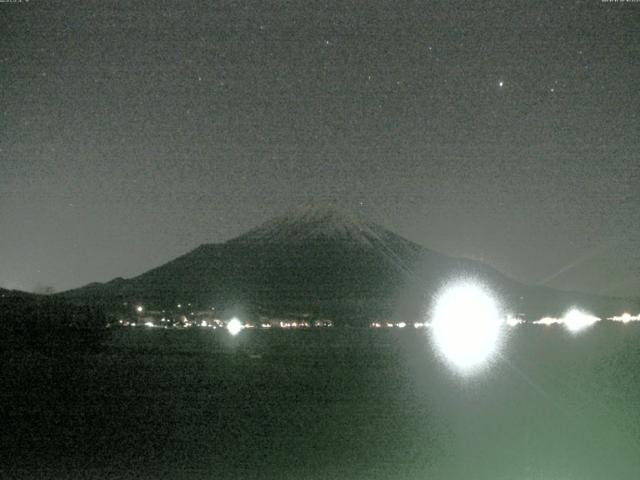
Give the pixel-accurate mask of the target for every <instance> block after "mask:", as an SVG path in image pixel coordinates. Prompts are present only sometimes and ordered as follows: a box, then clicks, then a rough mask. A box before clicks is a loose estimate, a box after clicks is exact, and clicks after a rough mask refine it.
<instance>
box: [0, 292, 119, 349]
mask: <svg viewBox="0 0 640 480" xmlns="http://www.w3.org/2000/svg"><path fill="white" fill-rule="evenodd" d="M107 322H108V319H107V315H106V314H105V312H104V310H103V309H102V308H101V307H97V306H78V305H73V304H71V303H69V302H67V301H65V300H63V299H60V298H55V297H50V296H44V295H32V294H25V293H21V292H11V291H6V290H3V291H1V293H0V347H2V348H6V349H12V350H16V349H33V350H38V351H42V352H44V353H51V354H65V355H66V354H74V353H80V352H83V351H87V350H95V349H98V348H100V345H101V344H102V343H103V341H104V340H105V338H106V335H107V331H108V330H107V328H106V325H107Z"/></svg>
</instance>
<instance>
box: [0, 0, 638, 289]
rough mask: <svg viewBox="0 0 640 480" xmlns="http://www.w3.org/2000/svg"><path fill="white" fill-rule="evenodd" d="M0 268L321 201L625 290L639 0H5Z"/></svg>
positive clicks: (186, 246) (56, 282) (51, 268)
mask: <svg viewBox="0 0 640 480" xmlns="http://www.w3.org/2000/svg"><path fill="white" fill-rule="evenodd" d="M0 40H1V41H0V85H1V87H2V89H1V93H0V112H1V115H0V286H3V287H5V288H19V289H24V290H29V291H32V290H34V289H41V288H42V287H45V286H52V287H54V288H55V289H56V290H63V289H67V288H71V287H77V286H80V285H83V284H86V283H89V282H92V281H107V280H110V279H112V278H114V277H116V276H123V277H130V276H134V275H137V274H139V273H142V272H143V271H145V270H147V269H149V268H152V267H155V266H157V265H160V264H162V263H164V262H166V261H168V260H170V259H172V258H174V257H176V256H178V255H180V254H183V253H185V252H187V251H189V250H191V249H193V248H195V247H197V246H198V245H199V244H201V243H213V242H222V241H225V240H227V239H230V238H232V237H234V236H236V235H238V234H240V233H242V232H244V231H246V230H248V229H250V228H252V227H254V226H256V225H257V224H259V223H261V222H263V221H264V220H266V219H268V218H270V217H272V216H274V215H279V214H282V213H284V212H285V211H287V210H288V209H290V208H292V207H295V206H297V205H299V204H301V203H306V202H310V201H313V202H325V201H328V202H334V203H337V204H339V205H341V206H342V207H343V208H345V209H347V210H351V211H355V212H361V213H362V214H363V215H365V216H367V217H368V218H370V219H371V220H373V221H375V222H378V223H380V224H382V225H384V226H386V227H388V228H390V229H392V230H393V231H395V232H396V233H398V234H400V235H403V236H405V237H407V238H409V239H411V240H414V241H417V242H419V243H421V244H423V245H425V246H428V247H430V248H433V249H435V250H438V251H441V252H443V253H448V254H452V255H461V256H466V257H470V258H474V259H478V260H483V261H485V262H487V263H489V264H491V265H493V266H494V267H496V268H498V269H499V270H501V271H503V272H505V273H507V274H509V275H511V276H513V277H514V278H516V279H519V280H521V281H525V282H528V283H532V284H535V283H539V284H547V285H550V286H553V287H559V288H564V289H571V290H582V291H587V292H599V293H606V294H615V295H633V296H640V293H639V292H640V128H639V127H640V118H639V115H640V3H631V2H627V3H606V2H601V1H600V0H588V1H578V2H564V1H562V2H560V1H550V2H504V3H503V2H494V1H485V0H482V1H481V0H476V1H473V2H426V1H425V0H421V1H416V2H400V1H394V2H391V1H378V0H377V1H366V2H365V1H340V2H338V1H336V2H330V1H323V2H312V1H300V2H284V1H282V2H267V1H264V0H258V1H254V2H249V1H226V2H212V3H210V4H205V3H204V2H179V1H175V0H174V1H171V2H168V1H158V0H153V1H146V0H145V1H141V0H136V1H117V2H110V1H97V0H96V1H82V2H80V1H65V2H57V1H53V0H30V1H28V2H27V1H23V2H22V3H0Z"/></svg>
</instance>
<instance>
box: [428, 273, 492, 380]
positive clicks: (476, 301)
mask: <svg viewBox="0 0 640 480" xmlns="http://www.w3.org/2000/svg"><path fill="white" fill-rule="evenodd" d="M503 323H504V320H503V318H502V317H501V315H500V312H499V309H498V305H497V304H496V302H495V300H494V299H493V298H492V296H491V295H490V294H489V293H488V292H486V291H485V290H484V289H482V288H481V287H479V286H477V285H474V284H471V283H461V284H457V285H454V286H453V287H450V288H447V289H446V290H445V292H444V293H443V294H442V295H441V296H440V297H439V298H438V299H437V302H436V306H435V310H434V313H433V321H432V328H433V339H434V341H435V344H436V346H437V348H438V349H439V350H440V352H441V353H442V354H443V355H444V356H445V357H446V358H447V360H449V361H450V362H451V363H453V364H454V365H455V366H456V367H458V368H461V369H463V370H464V369H469V368H471V367H475V366H477V365H478V364H480V363H482V362H484V361H486V360H487V359H488V358H489V357H490V356H491V354H493V353H494V352H495V350H496V348H497V346H498V341H499V339H500V331H501V328H500V327H501V325H502V324H503Z"/></svg>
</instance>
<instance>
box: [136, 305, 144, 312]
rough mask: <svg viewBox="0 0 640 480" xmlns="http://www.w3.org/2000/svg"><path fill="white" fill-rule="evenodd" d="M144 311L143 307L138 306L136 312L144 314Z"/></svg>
mask: <svg viewBox="0 0 640 480" xmlns="http://www.w3.org/2000/svg"><path fill="white" fill-rule="evenodd" d="M143 310H144V308H143V307H142V305H138V306H137V307H136V312H138V313H142V311H143Z"/></svg>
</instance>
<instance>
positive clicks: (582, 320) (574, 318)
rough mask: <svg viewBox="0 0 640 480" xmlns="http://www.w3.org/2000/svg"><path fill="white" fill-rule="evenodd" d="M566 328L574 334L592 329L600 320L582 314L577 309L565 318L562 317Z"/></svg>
mask: <svg viewBox="0 0 640 480" xmlns="http://www.w3.org/2000/svg"><path fill="white" fill-rule="evenodd" d="M562 320H563V321H564V324H565V326H566V327H567V328H568V329H569V330H570V331H572V332H577V331H580V330H582V329H584V328H587V327H590V326H591V325H593V324H594V323H596V322H597V321H599V320H600V319H599V318H598V317H594V316H593V315H589V314H588V313H585V312H582V311H580V310H578V309H577V308H574V309H572V310H570V311H568V312H567V313H566V314H565V315H564V317H562Z"/></svg>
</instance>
